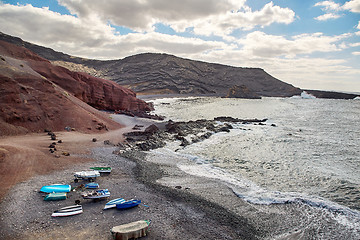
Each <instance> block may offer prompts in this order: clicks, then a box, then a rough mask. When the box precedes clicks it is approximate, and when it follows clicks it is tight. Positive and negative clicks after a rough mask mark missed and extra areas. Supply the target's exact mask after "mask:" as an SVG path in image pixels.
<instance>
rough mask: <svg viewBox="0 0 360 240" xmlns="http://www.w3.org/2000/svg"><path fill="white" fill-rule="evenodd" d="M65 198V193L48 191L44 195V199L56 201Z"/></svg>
mask: <svg viewBox="0 0 360 240" xmlns="http://www.w3.org/2000/svg"><path fill="white" fill-rule="evenodd" d="M65 199H66V193H49V194H48V195H46V196H45V197H44V201H58V200H65Z"/></svg>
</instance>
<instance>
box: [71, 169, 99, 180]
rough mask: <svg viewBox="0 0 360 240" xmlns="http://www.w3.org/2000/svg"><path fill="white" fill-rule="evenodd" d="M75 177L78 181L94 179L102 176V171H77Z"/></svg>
mask: <svg viewBox="0 0 360 240" xmlns="http://www.w3.org/2000/svg"><path fill="white" fill-rule="evenodd" d="M74 177H75V180H74V182H78V181H79V179H83V180H89V181H93V180H95V179H96V178H97V177H100V173H99V172H98V171H81V172H75V174H74Z"/></svg>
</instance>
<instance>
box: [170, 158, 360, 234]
mask: <svg viewBox="0 0 360 240" xmlns="http://www.w3.org/2000/svg"><path fill="white" fill-rule="evenodd" d="M181 155H182V157H187V159H189V160H192V161H194V162H195V163H196V165H189V164H178V165H177V166H178V167H179V168H180V169H181V170H182V171H184V172H186V173H188V174H191V175H195V176H200V177H207V178H211V179H217V180H220V181H222V182H224V183H226V184H227V185H228V186H229V187H230V188H231V189H232V190H233V192H234V194H235V195H236V196H238V197H239V198H241V199H243V200H245V201H247V202H249V203H252V204H260V205H271V204H289V203H297V204H305V205H308V206H310V207H314V208H317V209H323V210H325V211H327V212H328V213H329V214H331V215H332V216H333V219H335V220H336V221H337V222H338V223H339V224H342V225H343V226H346V227H348V228H351V229H358V228H360V212H359V211H356V210H352V209H350V208H348V207H345V206H342V205H340V204H337V203H334V202H331V201H329V200H326V199H323V198H321V197H317V196H307V195H304V194H300V193H297V192H280V191H269V190H267V189H265V188H262V187H260V186H258V185H257V184H255V183H254V182H252V181H250V180H248V179H246V178H238V177H237V178H236V177H234V176H233V175H232V174H230V173H228V172H227V171H226V170H224V169H221V168H218V167H215V166H213V165H212V164H210V163H209V161H207V160H204V159H202V158H200V157H197V156H193V155H186V154H181Z"/></svg>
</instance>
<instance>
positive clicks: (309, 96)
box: [291, 91, 316, 99]
mask: <svg viewBox="0 0 360 240" xmlns="http://www.w3.org/2000/svg"><path fill="white" fill-rule="evenodd" d="M291 99H316V97H315V96H314V95H312V94H310V93H307V92H306V91H303V92H302V93H301V94H300V96H292V97H291Z"/></svg>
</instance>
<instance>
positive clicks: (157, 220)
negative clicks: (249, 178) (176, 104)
mask: <svg viewBox="0 0 360 240" xmlns="http://www.w3.org/2000/svg"><path fill="white" fill-rule="evenodd" d="M118 117H119V118H120V119H116V120H117V121H120V122H121V123H122V124H125V125H127V126H128V127H127V128H125V129H123V130H122V131H127V130H129V129H131V126H133V125H134V124H135V123H140V124H142V125H144V127H146V126H147V125H149V124H150V123H152V121H149V120H144V121H141V122H136V121H135V119H132V118H129V117H123V116H118ZM115 118H117V117H115ZM68 134H74V133H68V132H61V133H57V135H58V136H59V138H64V139H66V138H67V137H68V136H67V135H68ZM117 134H118V133H117ZM43 135H44V134H43ZM71 136H72V137H73V135H71ZM108 136H112V135H111V134H110V135H106V136H105V135H104V136H97V137H98V142H96V143H93V145H89V146H92V147H90V149H91V150H89V152H88V153H78V155H77V156H76V154H73V156H74V155H75V157H79V158H88V159H89V161H87V162H82V163H78V164H76V165H70V166H68V167H67V168H66V169H64V170H57V171H53V172H51V173H50V174H45V175H44V174H43V175H36V176H33V177H32V178H31V179H29V180H26V181H23V182H20V183H18V184H17V185H15V186H14V187H12V188H11V189H10V191H9V192H8V194H7V195H6V196H5V197H4V198H3V199H2V201H1V204H0V210H1V213H2V214H1V218H0V238H1V239H111V238H112V236H111V233H110V229H111V228H112V227H114V226H117V225H121V224H126V223H129V222H133V221H137V220H145V219H150V220H151V221H152V222H151V225H150V228H149V231H148V236H146V237H144V238H143V239H311V238H312V237H314V236H322V238H323V239H331V235H332V231H331V229H330V230H329V226H336V228H335V227H334V229H339V228H341V226H339V224H338V223H337V222H335V221H334V222H328V223H327V225H326V226H324V225H322V224H321V222H322V220H321V218H323V219H329V218H327V216H326V215H327V214H328V213H326V212H323V211H322V209H318V210H316V211H314V209H312V210H311V211H310V210H309V209H310V206H308V205H305V204H301V203H299V204H296V203H289V204H272V205H254V204H249V203H248V202H246V201H244V200H242V199H241V198H239V197H238V196H236V195H235V194H234V192H233V191H232V190H231V188H230V187H229V185H228V184H227V185H226V184H225V183H222V182H221V181H219V180H217V179H209V178H205V177H198V176H193V175H189V174H187V173H185V172H183V171H181V170H180V169H179V168H178V166H177V164H178V163H179V161H180V160H179V159H162V158H159V157H155V158H154V156H153V155H151V153H145V152H136V151H133V152H128V153H126V154H125V155H123V156H119V155H116V154H113V152H114V151H116V150H117V147H116V146H110V145H104V143H103V141H104V140H106V139H105V137H108ZM43 137H44V139H45V138H46V136H45V135H44V136H43ZM83 137H88V140H87V141H88V142H91V139H92V136H91V135H88V136H86V135H85V136H82V138H83ZM117 137H119V136H117ZM112 139H116V138H115V137H114V136H113V138H112ZM112 141H115V140H112ZM52 159H53V158H50V157H49V159H48V161H52ZM182 161H183V160H182ZM182 164H189V165H191V164H195V163H193V162H182ZM101 165H108V166H111V167H112V168H113V171H112V173H111V174H109V175H103V176H101V177H99V178H98V179H97V182H98V183H99V184H100V187H101V188H107V189H109V191H110V192H111V197H110V199H114V198H119V197H122V198H124V199H132V198H136V199H140V200H141V201H142V204H141V205H139V206H138V207H136V208H132V209H129V210H123V211H120V210H117V209H109V210H105V211H104V210H103V207H104V205H105V203H106V201H105V200H104V201H98V202H94V201H92V200H84V199H82V198H81V197H80V192H77V191H73V192H71V193H69V194H68V199H66V200H63V201H50V202H46V201H43V194H41V193H39V189H40V188H41V186H43V185H48V184H56V183H63V184H70V183H71V185H72V186H76V185H79V184H81V183H82V181H80V182H79V183H77V184H75V183H74V181H73V180H74V178H73V174H74V172H75V171H81V170H86V169H89V167H91V166H101ZM76 200H81V204H82V206H83V209H84V212H83V213H82V214H80V215H76V216H72V217H65V218H52V217H51V214H52V212H53V211H55V210H57V209H59V208H61V207H65V206H70V205H74V203H75V201H76ZM312 215H314V216H315V215H316V219H320V221H319V222H318V223H317V222H313V219H314V218H313V216H312ZM322 216H323V217H322ZM324 221H325V220H324ZM299 222H301V223H302V224H301V225H299ZM349 234H350V235H349V236H344V237H345V238H348V239H352V237H353V236H352V235H351V232H349Z"/></svg>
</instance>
